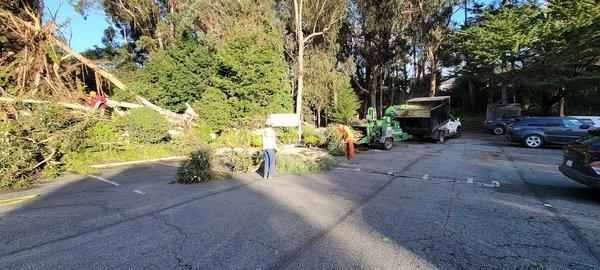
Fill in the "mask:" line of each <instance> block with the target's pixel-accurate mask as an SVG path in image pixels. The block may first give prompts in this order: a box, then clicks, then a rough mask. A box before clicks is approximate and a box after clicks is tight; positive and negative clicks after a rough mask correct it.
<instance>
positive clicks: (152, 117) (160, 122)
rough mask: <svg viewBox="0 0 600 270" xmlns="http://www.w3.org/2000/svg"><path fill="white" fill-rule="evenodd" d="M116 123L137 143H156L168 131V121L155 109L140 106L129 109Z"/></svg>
mask: <svg viewBox="0 0 600 270" xmlns="http://www.w3.org/2000/svg"><path fill="white" fill-rule="evenodd" d="M118 123H119V125H120V127H121V129H123V130H124V131H125V132H127V134H128V135H129V136H130V139H131V140H132V141H135V142H138V143H157V142H160V141H162V140H163V139H164V138H165V136H167V132H168V131H169V126H170V125H169V122H167V120H165V118H164V117H163V116H162V115H160V114H159V113H158V112H157V111H155V110H152V109H150V108H146V107H142V108H137V109H132V110H129V112H128V113H127V114H126V115H125V116H123V117H121V118H119V119H118Z"/></svg>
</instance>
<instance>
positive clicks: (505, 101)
mask: <svg viewBox="0 0 600 270" xmlns="http://www.w3.org/2000/svg"><path fill="white" fill-rule="evenodd" d="M500 91H501V95H502V104H508V87H507V86H506V85H505V84H502V88H501V89H500Z"/></svg>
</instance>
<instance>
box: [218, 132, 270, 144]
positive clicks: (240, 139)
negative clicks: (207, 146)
mask: <svg viewBox="0 0 600 270" xmlns="http://www.w3.org/2000/svg"><path fill="white" fill-rule="evenodd" d="M213 145H214V146H215V147H231V148H234V147H243V146H251V147H259V146H261V145H262V142H261V138H260V136H259V135H258V134H256V133H253V132H252V131H250V130H247V129H233V130H227V131H225V132H223V133H221V134H220V135H219V136H218V137H217V138H216V139H215V141H214V143H213Z"/></svg>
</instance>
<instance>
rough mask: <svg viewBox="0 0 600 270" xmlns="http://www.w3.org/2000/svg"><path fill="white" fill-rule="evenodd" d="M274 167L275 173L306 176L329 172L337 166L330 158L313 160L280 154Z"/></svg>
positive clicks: (296, 155)
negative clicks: (275, 168) (307, 174)
mask: <svg viewBox="0 0 600 270" xmlns="http://www.w3.org/2000/svg"><path fill="white" fill-rule="evenodd" d="M275 165H276V167H277V173H288V174H306V173H318V172H321V171H325V170H331V169H332V168H333V167H335V166H336V165H337V162H336V160H335V159H334V158H332V157H331V156H323V157H319V158H316V159H313V158H311V157H308V156H305V155H300V154H282V155H277V161H276V163H275Z"/></svg>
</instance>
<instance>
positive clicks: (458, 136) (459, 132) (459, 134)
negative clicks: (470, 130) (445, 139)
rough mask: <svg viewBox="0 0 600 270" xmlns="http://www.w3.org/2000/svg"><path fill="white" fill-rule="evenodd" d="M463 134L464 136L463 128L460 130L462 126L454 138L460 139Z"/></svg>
mask: <svg viewBox="0 0 600 270" xmlns="http://www.w3.org/2000/svg"><path fill="white" fill-rule="evenodd" d="M461 136H462V130H460V128H458V129H456V133H454V138H455V139H460V137H461Z"/></svg>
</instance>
